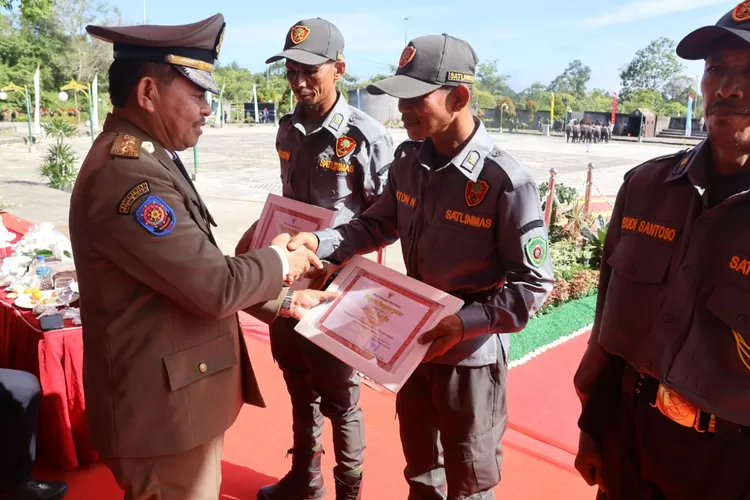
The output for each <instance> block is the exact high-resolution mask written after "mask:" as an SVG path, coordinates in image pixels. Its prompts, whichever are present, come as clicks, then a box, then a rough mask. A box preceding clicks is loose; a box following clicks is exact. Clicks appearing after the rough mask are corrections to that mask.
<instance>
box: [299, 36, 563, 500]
mask: <svg viewBox="0 0 750 500" xmlns="http://www.w3.org/2000/svg"><path fill="white" fill-rule="evenodd" d="M477 61H478V58H477V55H476V53H475V52H474V50H473V49H472V48H471V46H470V45H469V44H468V43H467V42H465V41H464V40H459V39H457V38H454V37H451V36H449V35H432V36H424V37H420V38H417V39H415V40H412V41H411V42H410V43H409V44H408V45H407V46H406V48H405V49H404V51H403V53H402V55H401V58H400V60H399V64H398V70H397V71H396V74H395V76H393V77H390V78H387V79H385V80H382V81H379V82H376V83H374V84H372V85H371V86H369V87H368V89H367V90H368V92H370V93H371V94H375V95H377V94H388V95H390V96H392V97H396V98H398V99H399V105H398V107H399V111H400V112H401V114H402V118H403V123H404V126H405V128H406V132H407V134H408V135H409V138H410V139H411V140H409V141H406V142H404V143H402V145H401V146H399V148H398V149H397V150H396V155H395V159H394V161H393V164H392V166H391V170H390V172H389V176H388V184H387V185H386V188H385V192H384V193H383V195H382V196H381V197H380V198H378V200H377V201H376V202H375V203H374V204H373V205H372V207H370V208H369V209H367V211H365V212H364V213H363V214H362V215H360V216H359V217H358V218H357V219H356V220H353V221H351V222H349V223H348V224H344V225H341V226H338V227H336V228H335V229H329V230H325V231H320V232H317V233H315V234H312V233H300V234H298V235H296V236H295V237H294V238H293V240H292V241H291V242H290V248H296V247H297V245H302V244H304V245H306V246H308V248H310V249H311V250H316V251H317V252H318V253H319V255H320V256H321V257H323V258H328V259H330V260H331V261H332V262H336V263H343V262H346V261H347V260H349V259H350V258H351V257H352V256H353V255H355V254H360V255H361V254H367V253H369V252H372V251H374V250H377V249H378V248H381V247H383V246H385V245H387V244H388V243H390V242H391V241H393V240H394V239H395V238H397V237H398V238H400V240H401V248H402V250H403V253H404V260H405V262H406V271H407V274H408V275H409V276H411V277H413V278H415V279H418V280H421V281H423V282H424V283H427V284H428V285H431V286H433V287H435V288H438V289H440V290H443V291H445V292H447V293H450V294H453V295H455V296H456V297H460V298H462V299H463V300H464V302H465V307H464V308H463V309H462V310H461V311H459V312H458V313H457V314H454V315H450V316H447V317H446V318H444V319H443V320H441V321H440V322H439V323H438V325H437V326H436V327H434V328H433V329H431V330H430V331H428V332H426V333H424V334H423V336H422V337H421V339H420V342H421V343H423V344H430V347H429V349H428V351H427V354H426V356H425V358H424V361H423V363H422V364H421V365H420V366H419V367H418V368H417V369H416V371H415V372H414V373H413V374H412V375H411V377H410V378H409V379H408V380H407V382H406V383H405V384H404V386H403V387H402V388H401V390H400V391H399V393H398V395H397V397H396V408H397V409H396V411H397V413H398V420H399V426H400V433H401V444H402V446H403V451H404V456H405V458H406V469H405V470H404V475H405V477H406V480H407V482H408V484H409V498H410V499H441V498H446V492H447V498H450V499H464V500H480V499H485V500H486V499H492V498H494V496H493V493H492V489H493V488H494V487H495V485H497V484H498V483H499V482H500V462H501V459H502V444H501V440H502V436H503V434H504V432H505V429H506V427H507V420H508V417H507V411H506V403H505V401H506V397H505V394H506V393H505V388H506V381H507V378H506V373H507V360H508V353H509V351H508V347H509V341H510V338H509V337H510V335H509V334H511V333H515V332H520V331H521V330H523V328H524V327H525V326H526V323H527V321H528V319H529V317H530V316H531V315H532V314H533V313H534V311H536V310H537V309H538V308H539V307H540V306H541V305H542V303H543V302H544V301H545V299H546V297H547V295H548V294H549V292H550V290H551V289H552V284H553V276H552V263H551V261H550V259H549V256H548V253H549V252H548V244H547V230H546V227H545V225H544V222H543V215H542V211H541V206H540V201H539V190H538V188H537V185H536V183H535V182H534V177H533V174H532V173H531V171H530V170H529V169H528V168H526V167H524V166H523V165H521V164H520V163H518V162H517V161H516V160H515V159H514V158H513V157H512V156H510V155H509V154H508V153H506V152H505V151H503V150H501V149H499V148H498V147H497V146H496V145H495V144H494V143H493V142H492V138H491V137H490V136H489V134H488V133H487V131H486V130H485V128H484V125H483V124H482V122H481V121H480V120H478V119H477V118H475V117H473V116H472V113H471V109H470V102H471V88H472V86H473V81H474V76H475V69H476V64H477ZM446 490H447V491H446Z"/></svg>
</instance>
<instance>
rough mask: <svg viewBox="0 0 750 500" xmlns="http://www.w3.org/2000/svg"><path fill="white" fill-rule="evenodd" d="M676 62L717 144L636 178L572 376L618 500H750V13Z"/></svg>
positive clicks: (592, 469) (582, 466) (584, 449)
mask: <svg viewBox="0 0 750 500" xmlns="http://www.w3.org/2000/svg"><path fill="white" fill-rule="evenodd" d="M677 54H678V55H679V56H680V57H682V58H684V59H691V60H699V59H705V61H706V64H705V72H704V75H703V81H702V93H703V97H704V102H705V105H706V119H707V124H708V138H707V139H706V140H705V141H703V142H701V143H700V144H699V145H698V146H696V147H695V148H693V149H691V150H688V151H682V152H679V153H677V154H674V155H669V156H666V157H662V158H656V159H654V160H651V161H648V162H646V163H645V164H643V165H641V166H639V167H637V168H635V169H634V170H632V171H630V172H629V173H628V174H627V175H626V176H625V182H624V184H623V185H622V187H621V188H620V192H619V194H618V196H617V201H616V203H615V208H614V213H613V214H612V220H611V222H610V226H609V230H608V233H607V240H606V242H605V247H604V257H603V259H602V269H601V277H600V283H599V298H598V303H597V310H596V319H595V322H594V328H593V331H592V335H591V339H590V341H589V346H588V349H587V351H586V353H585V355H584V357H583V360H582V361H581V364H580V366H579V368H578V371H577V373H576V375H575V386H576V389H577V391H578V394H579V396H580V398H581V402H582V405H583V409H582V413H581V417H580V419H579V427H580V429H581V439H580V446H579V452H578V456H577V459H576V466H577V468H578V470H579V471H580V472H581V474H582V475H583V477H584V478H585V479H586V481H587V482H588V483H589V484H592V485H594V484H598V485H599V487H600V497H601V498H607V499H609V500H650V499H667V500H708V499H712V500H713V499H717V500H719V499H721V500H730V499H732V500H740V499H743V500H744V499H748V498H750V348H749V347H748V342H749V341H750V163H749V162H748V157H749V156H750V111H749V110H750V2H748V1H745V2H742V3H740V4H739V5H738V6H737V7H736V8H735V9H733V10H732V11H730V12H729V13H727V14H726V15H725V16H724V17H722V18H721V19H720V20H719V21H718V23H717V24H716V25H715V26H707V27H704V28H700V29H698V30H696V31H694V32H693V33H691V34H689V35H688V36H687V37H686V38H685V39H683V40H682V41H681V42H680V44H679V45H678V46H677Z"/></svg>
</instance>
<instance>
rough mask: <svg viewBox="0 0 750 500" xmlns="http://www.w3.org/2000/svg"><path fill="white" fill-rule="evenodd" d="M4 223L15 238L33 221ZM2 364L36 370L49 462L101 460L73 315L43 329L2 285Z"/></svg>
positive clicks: (66, 465)
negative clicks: (92, 438)
mask: <svg viewBox="0 0 750 500" xmlns="http://www.w3.org/2000/svg"><path fill="white" fill-rule="evenodd" d="M0 215H2V221H3V224H4V225H5V227H6V228H7V229H9V230H10V231H11V232H13V233H16V235H17V238H20V237H21V235H23V234H25V233H26V231H28V228H29V227H30V224H29V223H28V222H26V221H24V220H23V219H20V218H18V217H15V216H13V215H11V214H8V213H3V214H0ZM0 368H11V369H16V370H23V371H27V372H30V373H33V374H34V375H36V376H37V377H38V378H39V382H40V384H41V387H42V401H41V406H40V414H39V432H38V439H37V445H38V450H39V455H40V457H41V458H42V459H43V460H44V461H45V462H47V463H48V464H49V465H52V466H55V467H60V468H63V469H69V470H70V469H75V468H76V467H78V465H79V464H82V463H89V462H92V461H95V460H96V459H97V455H96V452H95V451H94V450H93V448H92V447H91V443H90V441H89V435H88V429H87V427H86V415H85V409H86V404H85V401H84V393H83V335H82V332H81V327H80V326H75V325H73V323H72V322H71V321H70V320H66V321H65V326H64V328H62V329H59V330H50V331H42V329H41V327H40V324H39V320H37V319H36V317H35V316H34V314H33V313H32V312H31V311H29V310H23V309H19V308H17V307H16V306H14V305H13V300H11V299H8V298H7V296H6V292H5V291H4V290H2V289H0Z"/></svg>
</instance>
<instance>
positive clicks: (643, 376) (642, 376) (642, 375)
mask: <svg viewBox="0 0 750 500" xmlns="http://www.w3.org/2000/svg"><path fill="white" fill-rule="evenodd" d="M641 378H646V376H645V375H644V374H642V373H641ZM638 383H639V384H640V382H638Z"/></svg>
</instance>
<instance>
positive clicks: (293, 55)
mask: <svg viewBox="0 0 750 500" xmlns="http://www.w3.org/2000/svg"><path fill="white" fill-rule="evenodd" d="M281 59H289V60H290V61H295V62H298V63H300V64H307V65H310V66H318V65H319V64H323V63H325V62H329V61H343V60H344V35H342V34H341V32H340V31H339V29H338V28H337V27H336V26H334V25H333V24H331V23H329V22H328V21H326V20H325V19H321V18H316V19H305V20H303V21H299V22H298V23H297V24H295V25H294V26H292V27H291V28H289V33H287V37H286V42H285V43H284V50H283V51H282V52H279V53H278V54H276V55H275V56H273V57H271V58H269V59H268V60H266V64H270V63H272V62H276V61H279V60H281Z"/></svg>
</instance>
